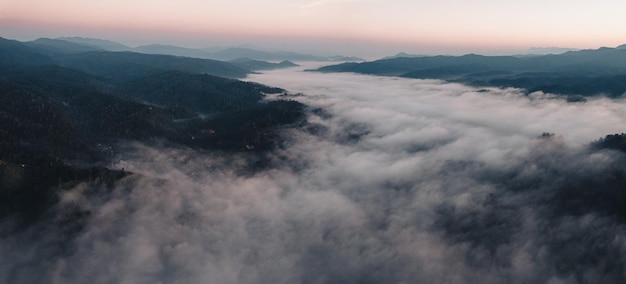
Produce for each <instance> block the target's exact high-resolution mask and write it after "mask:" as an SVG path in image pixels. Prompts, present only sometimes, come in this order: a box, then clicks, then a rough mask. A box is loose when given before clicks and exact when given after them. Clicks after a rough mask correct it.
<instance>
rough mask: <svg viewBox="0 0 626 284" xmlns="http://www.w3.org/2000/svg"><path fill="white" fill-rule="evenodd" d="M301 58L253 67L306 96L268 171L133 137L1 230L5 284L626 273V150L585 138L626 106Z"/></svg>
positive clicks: (613, 128)
mask: <svg viewBox="0 0 626 284" xmlns="http://www.w3.org/2000/svg"><path fill="white" fill-rule="evenodd" d="M308 67H311V66H307V68H308ZM301 69H303V68H293V69H287V70H277V71H271V72H267V73H264V74H255V75H252V76H251V77H250V78H249V79H250V80H252V81H255V82H259V83H263V84H267V85H272V86H279V87H282V88H285V89H287V90H288V91H289V92H290V94H292V97H291V98H292V99H295V100H298V101H301V102H303V103H306V104H307V105H309V106H310V113H309V118H308V121H309V123H308V125H306V126H303V127H298V128H292V129H286V130H285V131H284V132H283V137H284V139H285V147H283V148H281V149H278V150H276V151H274V152H272V153H268V154H267V155H266V156H265V157H263V159H266V160H268V161H269V163H268V164H269V166H268V167H267V168H266V169H264V170H261V171H256V172H252V173H251V172H244V171H242V170H241V169H242V168H245V167H246V165H247V164H248V163H250V159H251V158H250V157H248V156H247V155H245V154H241V155H236V156H231V155H225V154H223V153H199V152H196V151H194V150H191V149H186V148H156V147H149V146H146V145H141V144H132V145H127V150H126V151H125V152H123V153H120V154H119V156H118V157H117V158H116V159H115V162H114V163H113V164H112V167H113V168H124V169H126V170H129V171H132V172H135V173H136V174H135V175H132V176H129V177H126V178H124V179H122V180H121V181H119V182H118V183H117V184H115V185H114V186H113V187H112V188H109V189H106V188H97V187H93V186H90V185H89V184H83V185H80V186H78V187H76V188H73V189H71V190H68V191H66V192H64V193H63V195H62V198H61V199H62V201H61V203H60V204H59V205H58V206H57V207H56V208H55V209H54V210H52V211H51V212H49V213H48V214H47V216H46V217H45V218H44V220H42V222H41V223H40V224H38V225H36V226H33V227H32V228H31V229H30V230H28V231H24V232H20V233H19V234H17V235H16V234H8V233H4V232H5V231H6V232H8V229H7V230H3V231H0V237H1V239H0V255H2V256H3V258H2V260H1V261H0V264H1V265H0V275H2V276H0V277H1V278H0V279H1V280H2V282H7V283H32V282H41V281H45V282H53V283H67V282H77V283H81V282H94V283H503V282H509V283H573V282H574V283H575V282H580V283H620V282H623V281H624V280H625V278H626V271H625V268H626V267H625V266H626V239H625V238H624V236H625V233H626V232H625V227H624V220H626V212H625V210H624V209H623V203H622V202H623V201H625V200H626V199H625V196H626V193H624V189H623V184H624V182H626V163H625V161H626V160H625V159H626V157H625V156H624V154H623V153H621V152H617V151H612V150H596V149H593V148H591V147H588V145H589V143H590V142H592V141H594V140H597V139H599V138H601V137H603V136H604V135H606V134H611V133H621V132H623V125H626V124H625V123H626V112H624V111H623V109H624V106H625V103H624V101H622V100H609V99H605V98H597V99H590V100H589V101H587V102H586V103H567V102H566V101H565V100H562V99H558V98H556V97H554V96H552V95H550V94H541V93H534V94H531V95H530V96H524V94H523V92H522V91H520V90H516V89H504V90H503V89H497V88H486V89H476V88H471V87H467V86H463V85H458V84H449V83H444V82H440V81H434V80H410V79H399V78H388V77H373V76H364V75H355V74H346V73H341V74H320V73H310V72H301V71H300V70H301ZM544 133H551V134H550V135H547V134H546V135H542V134H544ZM552 134H554V135H552ZM2 227H3V228H8V224H3V225H2Z"/></svg>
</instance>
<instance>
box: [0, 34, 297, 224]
mask: <svg viewBox="0 0 626 284" xmlns="http://www.w3.org/2000/svg"><path fill="white" fill-rule="evenodd" d="M249 72H250V71H249V70H247V69H245V68H242V67H240V66H236V65H234V64H231V63H228V62H221V61H214V60H205V59H194V58H185V57H174V56H165V55H147V54H136V53H131V52H106V51H96V50H83V49H81V48H76V47H75V46H72V45H68V44H65V43H63V44H59V43H58V42H49V41H43V42H42V41H40V42H38V43H37V44H36V45H35V44H24V43H21V42H18V41H11V40H5V39H0V222H1V221H2V220H3V219H4V218H5V217H8V216H13V217H16V218H17V219H18V220H22V221H26V222H30V221H33V220H35V219H36V218H38V216H40V214H43V212H44V211H45V210H46V208H48V207H49V205H50V204H53V203H55V202H56V200H57V198H58V194H57V193H56V192H57V191H58V190H62V189H63V188H69V187H71V186H72V185H73V184H76V183H78V182H90V183H108V182H111V181H113V180H115V179H118V178H121V177H123V176H126V175H128V174H132V173H128V172H124V171H119V170H111V169H107V168H106V166H107V165H108V164H109V163H110V159H111V158H112V157H114V156H115V155H117V154H118V152H116V151H117V150H116V149H117V147H118V146H120V145H121V144H123V143H127V142H133V141H138V142H142V143H148V144H153V145H162V144H166V145H178V146H180V147H191V148H194V149H202V150H208V151H220V152H225V153H253V154H254V155H259V156H262V155H263V153H264V152H265V151H267V150H270V149H272V148H274V147H276V146H278V145H279V144H280V143H281V141H280V140H279V139H278V131H279V130H280V129H281V128H284V127H288V126H290V125H295V124H296V123H298V122H300V121H302V120H303V119H304V106H303V105H302V104H300V103H298V102H295V101H290V100H272V101H264V100H263V99H264V96H265V94H270V93H282V92H284V90H282V89H280V88H276V87H269V86H264V85H261V84H256V83H251V82H242V81H239V80H236V79H232V77H241V76H245V75H246V74H247V73H249ZM215 75H221V76H224V77H231V78H223V77H217V76H215Z"/></svg>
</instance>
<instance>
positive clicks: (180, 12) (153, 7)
mask: <svg viewBox="0 0 626 284" xmlns="http://www.w3.org/2000/svg"><path fill="white" fill-rule="evenodd" d="M516 2H517V3H511V1H496V0H475V1H466V0H439V1H411V0H387V1H383V0H211V1H201V0H178V1H172V0H124V1H121V0H109V1H77V0H56V1H49V0H47V1H42V0H0V35H1V36H3V37H7V38H14V39H18V40H30V39H34V38H37V37H58V36H86V37H100V38H108V39H111V40H117V41H120V42H122V43H125V44H129V45H139V44H147V43H154V42H159V43H168V44H177V45H183V46H189V47H203V46H213V45H232V44H253V45H257V46H260V47H267V48H279V47H284V48H283V49H300V50H306V49H311V50H312V51H313V50H318V51H320V52H326V53H332V52H335V53H352V54H355V55H361V56H364V55H374V54H375V55H382V53H385V54H389V53H393V52H397V51H406V52H412V53H467V52H477V53H481V52H482V53H490V52H494V51H496V50H501V51H505V52H506V51H509V52H510V51H522V50H525V49H527V48H529V47H538V46H543V47H548V46H550V47H551V46H560V47H574V48H597V47H600V46H616V45H620V44H623V43H626V18H625V17H623V11H626V1H621V0H619V1H618V0H596V1H593V2H592V1H581V0H569V1H564V0H543V1H539V0H526V1H516Z"/></svg>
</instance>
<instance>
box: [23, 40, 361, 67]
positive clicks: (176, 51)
mask: <svg viewBox="0 0 626 284" xmlns="http://www.w3.org/2000/svg"><path fill="white" fill-rule="evenodd" d="M43 40H45V41H49V42H50V41H59V42H60V41H63V42H68V43H74V44H77V45H81V46H83V48H92V49H96V50H104V51H132V52H138V53H146V54H165V55H175V56H185V57H195V58H204V59H214V60H224V61H229V60H235V59H239V58H250V59H253V60H265V61H364V60H363V59H361V58H358V57H353V56H342V55H335V56H319V55H311V54H303V53H297V52H290V51H265V50H258V49H253V48H247V47H228V48H221V49H218V50H215V49H214V48H186V47H180V46H174V45H164V44H149V45H141V46H138V47H129V46H125V45H123V44H120V43H117V42H113V41H109V40H101V39H92V38H82V37H62V38H58V39H38V40H35V41H34V42H37V41H40V42H41V41H43Z"/></svg>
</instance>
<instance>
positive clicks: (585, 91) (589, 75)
mask: <svg viewBox="0 0 626 284" xmlns="http://www.w3.org/2000/svg"><path fill="white" fill-rule="evenodd" d="M315 71H319V72H355V73H362V74H372V75H382V76H400V77H407V78H420V79H441V80H448V81H453V82H460V83H465V84H470V85H475V86H497V87H517V88H524V89H526V90H527V91H528V92H529V93H530V92H535V91H543V92H550V93H555V94H562V95H570V96H577V95H580V96H592V95H598V94H603V95H607V96H611V97H616V96H622V95H623V94H624V93H626V80H625V79H626V49H625V48H623V46H620V47H617V48H600V49H595V50H580V51H567V52H565V53H562V54H556V55H555V54H550V55H538V56H528V57H519V56H484V55H476V54H467V55H463V56H423V57H393V58H387V59H380V60H375V61H370V62H363V63H343V64H338V65H329V66H324V67H321V68H319V69H317V70H315Z"/></svg>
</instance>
